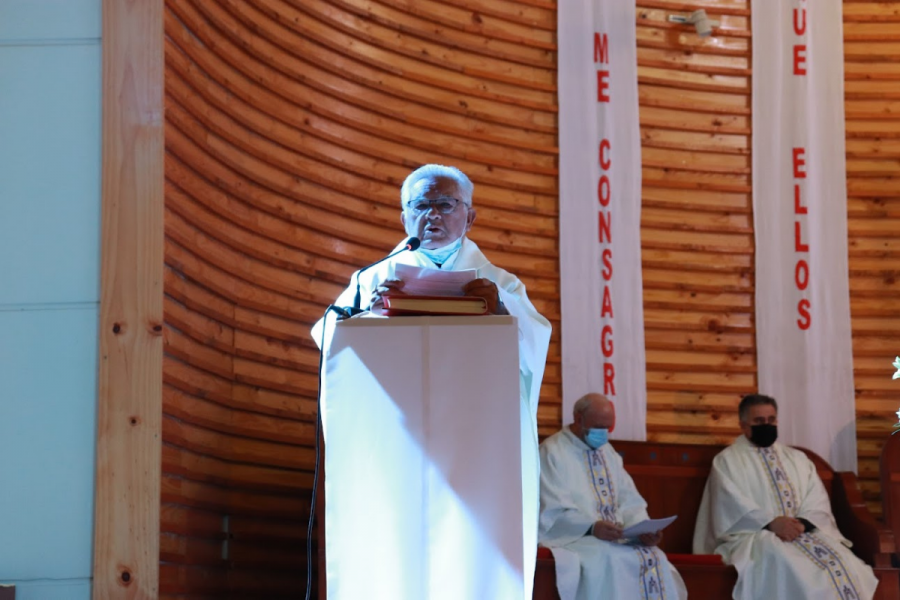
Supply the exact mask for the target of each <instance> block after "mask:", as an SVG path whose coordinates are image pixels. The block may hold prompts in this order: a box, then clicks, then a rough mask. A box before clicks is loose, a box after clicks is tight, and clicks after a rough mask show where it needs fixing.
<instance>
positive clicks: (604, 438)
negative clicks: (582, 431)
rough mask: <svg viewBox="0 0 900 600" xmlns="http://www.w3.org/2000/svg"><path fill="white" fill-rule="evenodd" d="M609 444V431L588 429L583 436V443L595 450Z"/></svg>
mask: <svg viewBox="0 0 900 600" xmlns="http://www.w3.org/2000/svg"><path fill="white" fill-rule="evenodd" d="M607 442H609V429H600V428H597V429H588V431H587V435H585V436H584V443H585V444H587V445H588V446H590V447H591V448H593V449H594V450H596V449H597V448H599V447H600V446H602V445H604V444H606V443H607Z"/></svg>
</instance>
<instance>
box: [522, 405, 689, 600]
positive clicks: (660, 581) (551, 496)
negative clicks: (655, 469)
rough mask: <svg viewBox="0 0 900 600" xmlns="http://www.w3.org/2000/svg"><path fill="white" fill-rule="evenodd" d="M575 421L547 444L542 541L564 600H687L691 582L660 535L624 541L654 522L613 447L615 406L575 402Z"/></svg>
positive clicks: (543, 464)
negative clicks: (629, 531)
mask: <svg viewBox="0 0 900 600" xmlns="http://www.w3.org/2000/svg"><path fill="white" fill-rule="evenodd" d="M573 413H574V417H575V422H574V423H572V425H570V426H569V427H565V428H563V430H562V431H559V432H557V433H555V434H554V435H552V436H550V437H549V438H547V439H546V440H544V443H543V444H541V519H540V530H539V536H540V542H541V544H542V545H544V546H547V547H548V548H550V550H551V551H552V552H553V558H554V559H555V561H556V587H557V590H558V591H559V597H560V598H561V600H595V599H597V598H616V599H618V598H647V599H652V600H676V599H678V600H683V599H684V598H687V590H686V589H685V587H684V582H683V581H682V579H681V576H680V575H679V574H678V572H677V571H676V570H675V568H674V567H673V566H672V565H671V564H670V563H669V561H668V559H667V558H666V555H665V553H664V552H663V551H662V550H660V549H659V548H657V547H656V545H657V544H658V543H659V542H660V540H661V539H662V534H661V533H660V532H656V533H650V534H644V535H642V536H640V537H639V538H637V539H633V540H626V539H623V538H622V532H623V528H625V527H630V526H632V525H635V524H637V523H640V522H642V521H645V520H647V518H648V516H647V503H646V502H645V501H644V499H643V498H642V497H641V495H640V494H639V493H638V491H637V488H635V486H634V482H633V481H632V479H631V476H629V475H628V473H627V472H626V471H625V469H624V467H623V466H622V458H621V457H620V456H619V455H618V454H617V453H616V451H615V449H613V447H612V445H611V444H610V443H609V441H608V435H609V430H610V429H611V428H612V427H613V426H614V424H615V417H616V413H615V407H614V406H613V404H612V402H610V401H609V399H607V398H606V396H602V395H600V394H587V395H586V396H584V397H582V398H581V399H580V400H578V402H576V403H575V408H574V411H573Z"/></svg>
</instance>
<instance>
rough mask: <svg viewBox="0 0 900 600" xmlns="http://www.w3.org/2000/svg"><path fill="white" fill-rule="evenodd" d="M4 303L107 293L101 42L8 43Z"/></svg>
mask: <svg viewBox="0 0 900 600" xmlns="http://www.w3.org/2000/svg"><path fill="white" fill-rule="evenodd" d="M0 81H2V82H3V84H2V85H0V140H2V143H0V282H2V284H0V305H4V304H25V303H50V302H85V301H97V300H98V299H99V283H98V282H99V258H100V243H99V237H100V143H101V142H100V45H99V43H95V44H91V45H75V46H0Z"/></svg>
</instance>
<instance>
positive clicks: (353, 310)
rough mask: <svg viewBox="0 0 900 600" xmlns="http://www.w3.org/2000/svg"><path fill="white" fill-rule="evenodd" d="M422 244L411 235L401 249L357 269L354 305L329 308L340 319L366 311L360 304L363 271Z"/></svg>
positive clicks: (411, 250) (413, 249)
mask: <svg viewBox="0 0 900 600" xmlns="http://www.w3.org/2000/svg"><path fill="white" fill-rule="evenodd" d="M420 244H421V242H420V241H419V238H417V237H411V238H409V239H408V240H407V241H406V245H405V246H403V247H402V248H400V249H399V250H397V251H396V252H394V253H392V254H388V255H387V256H385V257H384V258H382V259H380V260H376V261H375V262H373V263H372V264H370V265H367V266H365V267H363V268H362V269H360V270H359V271H357V272H356V295H355V296H354V298H353V306H346V307H341V306H330V307H329V309H332V310H334V311H335V312H336V313H338V315H339V316H338V318H339V319H349V318H350V317H353V316H356V315H358V314H360V313H363V312H365V311H364V310H363V309H362V308H360V304H362V298H361V291H360V283H359V276H360V275H362V273H363V271H367V270H369V269H371V268H372V267H374V266H375V265H378V264H381V263H383V262H384V261H386V260H387V259H389V258H394V257H395V256H397V255H398V254H401V253H403V252H406V251H407V250H409V251H410V252H413V251H415V250H417V249H418V248H419V245H420Z"/></svg>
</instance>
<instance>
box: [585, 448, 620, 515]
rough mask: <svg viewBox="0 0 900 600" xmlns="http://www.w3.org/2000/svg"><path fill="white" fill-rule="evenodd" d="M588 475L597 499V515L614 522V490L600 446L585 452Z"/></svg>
mask: <svg viewBox="0 0 900 600" xmlns="http://www.w3.org/2000/svg"><path fill="white" fill-rule="evenodd" d="M585 459H586V462H587V472H588V477H589V478H590V480H591V485H592V486H593V487H594V496H595V497H596V499H597V515H598V516H599V518H600V519H603V520H604V521H609V522H610V523H615V522H616V491H615V488H613V484H612V479H611V478H610V476H609V469H608V468H607V466H606V458H604V456H603V452H602V446H601V447H600V448H597V449H596V450H587V451H586V452H585Z"/></svg>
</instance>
